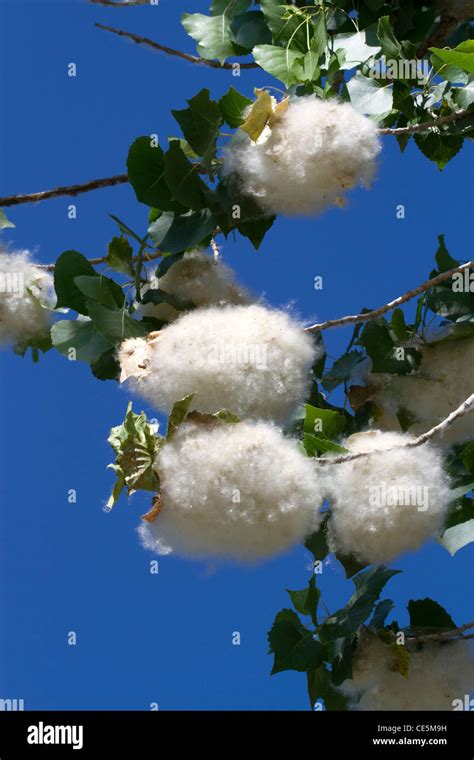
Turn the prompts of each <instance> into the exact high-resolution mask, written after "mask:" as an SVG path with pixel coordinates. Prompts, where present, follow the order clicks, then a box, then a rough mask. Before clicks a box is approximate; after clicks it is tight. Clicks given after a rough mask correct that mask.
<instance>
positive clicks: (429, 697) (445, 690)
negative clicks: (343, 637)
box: [340, 637, 474, 710]
mask: <svg viewBox="0 0 474 760" xmlns="http://www.w3.org/2000/svg"><path fill="white" fill-rule="evenodd" d="M392 661H393V654H392V652H391V649H390V647H388V646H387V645H385V644H383V643H382V642H381V641H380V639H378V638H377V637H372V638H371V639H370V641H369V642H366V643H365V644H363V646H362V647H360V649H359V647H358V649H357V651H356V657H355V658H354V670H353V676H354V678H353V679H352V680H347V681H344V683H343V684H342V686H341V687H340V690H341V691H342V692H343V693H344V694H346V695H347V696H349V697H350V698H353V700H354V701H353V702H352V709H353V710H452V709H453V707H454V706H455V705H456V702H455V700H460V702H463V701H464V698H465V695H469V694H470V693H471V692H472V690H473V689H474V659H473V656H472V649H471V647H470V646H469V643H468V642H466V641H460V640H457V641H453V642H449V643H444V644H439V643H430V644H428V643H425V644H424V645H423V649H422V650H421V651H419V652H414V653H412V654H411V656H410V668H409V673H408V676H407V677H406V676H403V675H401V673H398V672H393V670H390V666H391V662H392ZM360 694H361V697H360V699H359V701H357V697H358V696H359V695H360Z"/></svg>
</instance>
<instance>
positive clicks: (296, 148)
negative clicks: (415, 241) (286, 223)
mask: <svg viewBox="0 0 474 760" xmlns="http://www.w3.org/2000/svg"><path fill="white" fill-rule="evenodd" d="M380 149H381V146H380V140H379V136H378V131H377V126H376V125H375V123H374V122H373V121H371V120H370V119H368V118H367V117H365V116H361V115H360V114H359V113H357V111H356V110H355V109H354V108H353V107H352V106H351V105H349V104H348V103H340V102H337V101H334V100H331V101H329V100H321V99H318V98H315V97H312V96H305V97H301V98H295V99H293V100H291V101H290V103H289V106H288V108H287V109H286V111H284V113H283V114H282V115H281V116H279V118H277V119H275V120H274V121H273V123H272V126H271V127H270V126H267V127H265V129H264V131H263V132H262V134H261V136H260V137H259V139H258V140H257V141H256V142H252V141H251V139H250V138H249V137H248V135H246V134H245V133H244V132H242V131H239V132H238V133H237V134H236V136H235V137H234V139H233V141H232V142H231V144H230V146H229V148H228V149H227V151H226V153H225V156H224V173H225V174H226V175H237V177H239V178H240V183H241V186H242V191H243V192H244V193H245V194H247V195H249V196H251V197H253V198H254V199H255V200H256V201H257V202H258V203H259V205H260V206H261V208H262V209H263V210H265V211H267V212H268V213H270V214H285V215H287V216H300V215H311V214H317V213H319V212H321V211H323V210H324V209H326V208H328V207H329V206H334V205H338V206H341V205H344V203H343V195H344V193H345V191H346V190H350V189H351V188H353V187H355V186H356V185H359V184H360V185H364V186H365V187H368V186H369V185H370V182H371V180H372V177H373V174H374V170H375V158H376V156H377V154H378V153H379V151H380Z"/></svg>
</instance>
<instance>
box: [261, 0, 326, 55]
mask: <svg viewBox="0 0 474 760" xmlns="http://www.w3.org/2000/svg"><path fill="white" fill-rule="evenodd" d="M260 8H261V10H262V12H263V15H264V16H265V18H266V21H267V24H268V26H269V28H270V30H271V32H272V39H273V44H274V45H279V46H281V47H282V48H286V47H287V46H289V45H290V46H291V48H292V49H294V50H297V51H299V52H300V53H306V52H307V51H308V39H309V40H310V41H311V38H312V36H313V25H312V24H311V22H310V20H309V19H308V20H307V21H305V17H304V15H302V14H301V13H295V10H296V11H297V10H298V9H296V8H295V6H294V5H289V4H288V5H284V3H282V2H281V0H260Z"/></svg>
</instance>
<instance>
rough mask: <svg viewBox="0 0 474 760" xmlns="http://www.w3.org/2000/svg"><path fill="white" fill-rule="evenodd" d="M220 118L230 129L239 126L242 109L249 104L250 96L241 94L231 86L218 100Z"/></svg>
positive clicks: (242, 121)
mask: <svg viewBox="0 0 474 760" xmlns="http://www.w3.org/2000/svg"><path fill="white" fill-rule="evenodd" d="M218 103H219V108H220V112H221V115H222V118H223V119H224V121H225V122H226V124H228V125H229V127H232V129H235V128H237V127H240V126H241V125H242V124H243V123H244V121H245V117H244V115H243V114H244V111H245V109H246V108H248V106H249V105H251V103H252V101H251V100H250V98H246V97H245V95H241V94H240V92H238V91H237V90H236V89H235V88H234V87H231V88H230V89H229V90H228V92H226V94H225V95H223V96H222V98H221V99H220V100H219V101H218Z"/></svg>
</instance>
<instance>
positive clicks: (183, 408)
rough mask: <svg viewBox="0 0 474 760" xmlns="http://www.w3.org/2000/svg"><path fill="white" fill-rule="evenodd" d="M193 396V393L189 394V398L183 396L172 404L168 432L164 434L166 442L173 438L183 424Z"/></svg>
mask: <svg viewBox="0 0 474 760" xmlns="http://www.w3.org/2000/svg"><path fill="white" fill-rule="evenodd" d="M195 395H196V394H195V393H190V394H189V396H185V397H184V398H182V399H181V400H180V401H177V402H176V404H174V406H173V408H172V410H171V414H170V416H169V418H168V432H167V433H166V439H167V440H168V441H169V440H170V438H172V437H173V435H174V434H175V433H176V431H177V430H178V428H179V426H180V425H182V424H183V422H184V421H185V419H186V417H187V416H188V412H189V410H190V408H191V404H192V402H193V398H194V396H195Z"/></svg>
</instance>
